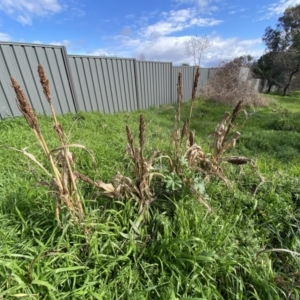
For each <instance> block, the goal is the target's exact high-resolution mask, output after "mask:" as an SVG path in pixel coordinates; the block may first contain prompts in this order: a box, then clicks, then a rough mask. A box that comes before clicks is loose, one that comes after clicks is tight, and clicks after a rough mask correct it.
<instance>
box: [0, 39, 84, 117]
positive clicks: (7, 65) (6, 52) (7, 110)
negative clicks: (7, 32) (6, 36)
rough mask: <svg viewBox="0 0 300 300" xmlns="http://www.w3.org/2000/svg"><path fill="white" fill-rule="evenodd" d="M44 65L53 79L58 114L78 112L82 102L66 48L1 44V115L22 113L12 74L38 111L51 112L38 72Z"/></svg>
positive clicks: (51, 79)
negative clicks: (73, 86) (73, 82)
mask: <svg viewBox="0 0 300 300" xmlns="http://www.w3.org/2000/svg"><path fill="white" fill-rule="evenodd" d="M39 63H40V64H42V65H43V67H44V69H45V72H46V74H47V77H48V79H49V80H50V82H51V94H52V98H53V105H54V108H55V110H56V111H57V113H59V114H64V113H67V112H76V111H77V110H78V105H77V103H76V98H75V97H74V94H73V89H72V86H71V85H70V82H71V78H70V73H69V72H68V70H69V68H68V66H67V63H68V61H67V54H66V50H65V48H64V47H59V46H46V45H34V44H15V43H3V42H1V43H0V118H4V117H6V116H19V115H20V112H19V110H18V107H17V105H16V101H15V94H14V91H13V89H12V88H11V83H10V76H12V77H14V78H15V79H16V80H17V81H18V83H19V84H20V86H21V87H22V89H23V91H24V92H25V94H26V96H27V98H28V100H29V102H30V103H31V105H32V107H33V108H34V109H35V111H36V112H38V113H42V114H47V115H48V114H50V113H51V112H50V109H49V105H48V103H47V101H46V99H45V96H44V94H43V90H42V88H41V85H40V83H39V77H38V73H37V66H38V64H39Z"/></svg>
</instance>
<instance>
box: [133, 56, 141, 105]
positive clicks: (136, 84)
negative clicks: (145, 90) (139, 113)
mask: <svg viewBox="0 0 300 300" xmlns="http://www.w3.org/2000/svg"><path fill="white" fill-rule="evenodd" d="M133 70H134V81H135V93H136V104H137V109H140V99H139V83H138V77H137V61H136V59H135V58H134V59H133Z"/></svg>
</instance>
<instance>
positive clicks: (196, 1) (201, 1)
mask: <svg viewBox="0 0 300 300" xmlns="http://www.w3.org/2000/svg"><path fill="white" fill-rule="evenodd" d="M175 1H176V2H177V3H179V4H189V5H194V6H195V7H197V9H198V10H199V11H200V12H201V13H211V12H213V11H216V10H218V7H217V6H216V5H215V3H218V2H220V0H175Z"/></svg>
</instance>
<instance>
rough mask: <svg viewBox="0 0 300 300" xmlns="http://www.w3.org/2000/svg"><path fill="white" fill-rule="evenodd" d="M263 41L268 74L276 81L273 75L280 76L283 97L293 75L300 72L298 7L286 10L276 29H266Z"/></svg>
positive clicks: (299, 21)
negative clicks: (266, 53)
mask: <svg viewBox="0 0 300 300" xmlns="http://www.w3.org/2000/svg"><path fill="white" fill-rule="evenodd" d="M263 41H264V42H265V44H266V46H267V49H268V51H269V52H268V53H269V60H270V61H271V63H270V65H269V67H270V70H269V72H270V74H273V79H276V80H277V79H278V78H276V77H277V75H276V76H275V77H274V74H280V77H279V78H280V81H281V82H280V84H281V86H282V88H283V93H282V94H283V95H284V96H285V95H286V94H287V91H288V88H289V87H290V86H291V84H292V81H293V77H294V75H295V74H296V73H298V72H299V70H300V5H296V6H294V7H290V8H287V9H286V10H285V11H284V14H283V16H282V17H280V18H279V19H278V23H277V27H276V29H273V28H271V27H270V26H269V27H267V28H266V30H265V33H264V36H263ZM276 69H277V71H275V70H276ZM271 78H272V77H271Z"/></svg>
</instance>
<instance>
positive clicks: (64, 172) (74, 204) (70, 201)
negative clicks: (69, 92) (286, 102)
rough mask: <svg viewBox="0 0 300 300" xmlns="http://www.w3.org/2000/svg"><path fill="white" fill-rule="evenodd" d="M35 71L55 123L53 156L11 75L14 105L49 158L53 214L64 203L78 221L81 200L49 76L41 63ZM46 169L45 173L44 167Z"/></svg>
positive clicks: (25, 99)
mask: <svg viewBox="0 0 300 300" xmlns="http://www.w3.org/2000/svg"><path fill="white" fill-rule="evenodd" d="M38 73H39V76H40V82H41V84H42V87H43V91H44V94H45V96H46V99H47V101H48V103H49V105H50V107H51V111H52V115H53V119H54V123H55V124H54V129H55V132H56V134H57V136H58V139H59V141H60V143H61V147H60V150H58V151H56V160H55V159H54V157H53V155H52V153H51V151H49V148H48V146H47V143H46V141H45V139H44V137H43V135H42V133H41V130H40V128H39V124H38V119H37V117H36V115H35V114H34V112H33V110H32V108H31V106H30V104H29V102H28V100H27V98H26V96H25V95H24V93H23V91H22V89H21V88H20V86H19V84H18V83H17V81H16V80H15V79H14V78H13V77H11V83H12V87H13V88H14V90H15V93H16V99H17V106H18V108H19V110H20V111H21V113H22V114H23V115H24V117H25V119H26V121H27V123H28V125H29V127H30V128H31V129H32V131H33V132H34V134H35V136H36V139H37V140H38V142H39V144H40V145H41V147H42V149H43V151H44V153H45V155H46V157H47V159H49V162H50V165H51V168H52V170H53V173H54V177H53V179H52V182H51V183H49V184H48V186H51V189H53V190H54V195H56V197H57V198H58V199H59V200H60V202H59V201H57V199H56V201H55V203H56V208H55V215H56V218H57V221H58V222H59V221H60V217H59V211H60V209H61V208H63V207H66V208H67V210H68V211H69V212H70V214H71V216H72V217H73V218H74V220H75V221H76V222H79V221H80V219H83V218H84V211H83V207H82V203H81V198H80V195H79V192H78V189H77V186H76V182H75V176H74V174H73V171H72V162H73V156H72V154H71V152H70V151H69V147H68V146H67V145H66V144H65V143H64V139H63V130H62V127H61V126H60V124H59V123H58V121H57V118H56V114H55V111H54V108H53V105H52V99H51V94H50V86H49V80H48V79H47V77H46V75H45V72H44V69H43V67H42V66H41V65H39V66H38ZM27 156H28V155H27ZM38 165H39V166H40V163H38ZM46 173H47V174H49V172H48V171H47V172H46Z"/></svg>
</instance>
